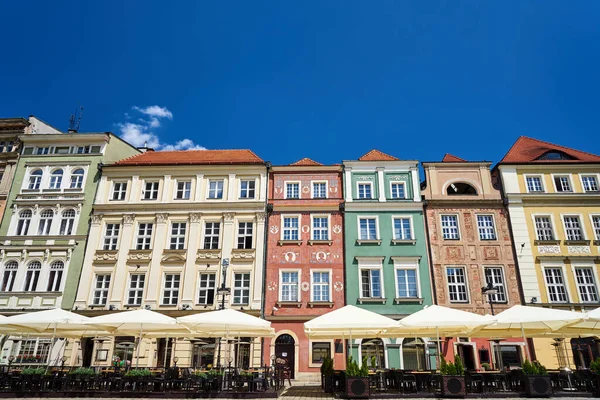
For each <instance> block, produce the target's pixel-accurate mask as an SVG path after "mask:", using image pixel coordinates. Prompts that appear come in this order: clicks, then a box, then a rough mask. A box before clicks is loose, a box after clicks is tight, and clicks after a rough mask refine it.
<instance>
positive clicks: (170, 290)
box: [160, 271, 182, 307]
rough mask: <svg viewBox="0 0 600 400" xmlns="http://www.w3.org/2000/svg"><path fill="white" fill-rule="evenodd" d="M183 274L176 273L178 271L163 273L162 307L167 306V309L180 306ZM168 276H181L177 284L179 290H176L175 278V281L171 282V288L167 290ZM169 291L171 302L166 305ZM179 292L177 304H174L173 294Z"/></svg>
mask: <svg viewBox="0 0 600 400" xmlns="http://www.w3.org/2000/svg"><path fill="white" fill-rule="evenodd" d="M181 275H182V274H181V272H176V271H172V272H171V271H164V272H163V276H162V285H161V290H160V305H161V306H165V307H175V306H177V305H178V304H179V298H180V297H181V289H182V288H181V282H182V279H181ZM167 276H173V277H175V276H179V282H178V283H177V288H175V285H174V284H175V279H174V278H173V280H172V281H171V287H169V288H167ZM166 290H168V291H169V293H170V294H169V302H168V303H166V302H165V299H166V297H165V291H166ZM175 290H177V297H176V298H175V300H176V301H175V304H173V303H172V301H173V292H174V291H175Z"/></svg>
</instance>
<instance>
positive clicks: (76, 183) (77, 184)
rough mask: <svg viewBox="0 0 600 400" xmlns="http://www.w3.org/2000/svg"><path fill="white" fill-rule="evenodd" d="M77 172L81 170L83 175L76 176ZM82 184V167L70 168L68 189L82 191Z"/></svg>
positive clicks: (83, 182) (83, 177)
mask: <svg viewBox="0 0 600 400" xmlns="http://www.w3.org/2000/svg"><path fill="white" fill-rule="evenodd" d="M78 170H82V171H83V174H76V173H75V171H78ZM80 180H81V181H80ZM84 184H85V168H83V167H74V168H71V173H70V179H69V188H70V189H83V186H84Z"/></svg>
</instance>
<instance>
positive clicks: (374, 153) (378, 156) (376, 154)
mask: <svg viewBox="0 0 600 400" xmlns="http://www.w3.org/2000/svg"><path fill="white" fill-rule="evenodd" d="M398 160H399V159H398V158H396V157H393V156H390V155H389V154H385V153H383V152H381V151H379V150H377V149H373V150H371V151H370V152H368V153H367V154H365V155H363V156H362V157H360V158H359V159H358V161H398Z"/></svg>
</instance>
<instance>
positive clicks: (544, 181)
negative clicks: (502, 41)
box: [0, 117, 600, 379]
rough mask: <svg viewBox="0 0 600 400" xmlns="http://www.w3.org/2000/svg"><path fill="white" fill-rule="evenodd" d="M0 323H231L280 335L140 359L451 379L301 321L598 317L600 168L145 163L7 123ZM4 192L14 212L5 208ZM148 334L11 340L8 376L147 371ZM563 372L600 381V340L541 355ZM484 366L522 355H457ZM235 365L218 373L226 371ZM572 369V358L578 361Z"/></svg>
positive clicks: (93, 136) (533, 144)
mask: <svg viewBox="0 0 600 400" xmlns="http://www.w3.org/2000/svg"><path fill="white" fill-rule="evenodd" d="M0 150H2V151H0V169H3V170H4V173H3V175H2V179H1V180H0V206H2V207H3V208H5V210H4V217H3V220H2V222H1V224H0V236H1V238H0V263H1V264H0V273H1V275H0V277H1V279H2V281H1V285H2V291H1V292H0V312H2V313H3V314H5V315H10V314H14V313H19V312H23V311H27V310H40V309H45V308H51V307H61V308H64V309H72V310H75V311H76V312H79V313H82V314H85V315H89V316H94V315H99V314H103V313H107V312H119V311H122V310H128V309H135V308H140V307H143V308H146V309H150V310H155V311H159V312H163V313H165V314H168V315H171V316H182V315H186V314H190V313H196V312H203V311H210V310H214V309H219V308H222V307H226V308H234V309H237V310H240V311H243V312H247V313H250V314H252V315H255V316H260V317H263V318H265V319H267V320H270V321H271V322H272V325H273V327H274V328H275V331H276V336H275V337H274V338H265V339H264V340H261V339H255V338H246V337H241V338H236V339H235V340H229V341H225V340H217V341H215V339H209V338H196V339H193V340H181V339H179V340H177V339H176V338H169V337H167V336H166V335H165V337H162V338H151V339H150V338H149V339H145V340H144V341H142V343H141V353H140V354H141V361H140V365H147V366H166V365H170V364H171V363H172V362H173V360H177V362H178V365H190V366H201V365H203V366H206V365H208V364H214V363H221V364H227V363H228V362H231V361H232V360H236V362H238V363H242V364H243V365H246V366H257V365H260V364H264V363H269V362H270V360H271V359H272V358H273V357H280V358H285V359H287V361H288V363H289V365H290V366H291V367H292V368H291V370H292V374H293V377H294V378H298V379H312V378H313V377H314V376H316V375H317V374H318V371H319V367H320V365H321V363H322V360H323V358H324V357H327V356H331V357H332V358H334V360H335V365H336V368H343V367H344V364H345V360H346V356H347V352H348V351H350V352H351V354H352V355H353V356H354V357H355V358H356V359H359V360H360V359H362V357H363V356H368V357H373V356H374V357H375V359H376V362H377V363H378V364H379V365H380V366H386V367H389V368H405V369H427V368H435V367H436V365H435V362H436V358H437V354H436V351H437V350H436V349H437V345H436V343H435V342H434V341H432V340H431V339H430V338H426V337H418V336H415V337H408V338H385V339H376V338H361V339H354V340H353V341H352V343H350V344H349V345H348V346H346V345H345V344H344V341H343V340H341V339H340V340H331V341H320V340H319V341H312V340H310V339H309V338H308V337H306V336H305V334H304V329H303V324H304V322H306V321H308V320H310V319H312V318H314V317H315V316H319V315H322V314H324V313H327V312H329V311H331V310H333V309H336V308H339V307H342V306H344V305H345V304H352V305H356V306H358V307H363V308H366V309H369V310H371V311H375V312H378V313H381V314H384V315H387V316H389V317H392V318H394V319H401V318H403V317H404V316H407V315H410V314H411V313H414V312H416V311H418V310H420V309H422V308H423V307H425V306H427V305H430V304H440V305H444V306H448V307H454V308H458V309H462V310H467V311H471V312H477V313H480V314H487V313H490V312H496V313H497V312H500V311H502V310H504V309H507V308H509V307H511V306H513V305H515V304H521V303H522V302H525V303H527V304H534V305H537V306H544V307H556V308H568V309H573V310H586V309H589V308H593V307H596V306H598V304H599V299H598V282H599V279H598V263H599V260H598V257H599V253H598V250H599V247H598V246H599V245H600V242H599V241H600V204H599V200H600V192H599V191H598V189H599V187H598V180H599V178H600V177H599V174H598V173H599V172H600V168H599V163H598V162H599V161H600V157H598V156H595V155H591V154H588V153H584V152H580V151H576V150H573V149H568V148H565V147H561V146H557V145H553V144H550V143H546V142H541V141H537V140H534V139H530V138H526V137H521V138H519V139H518V140H517V142H516V143H515V145H514V146H513V147H512V148H511V149H510V150H509V152H508V153H507V154H506V156H505V157H504V158H503V159H502V160H501V161H500V162H499V163H498V164H497V165H496V166H495V167H494V168H492V169H490V167H491V163H490V162H485V161H477V162H469V161H465V160H462V159H460V158H458V157H455V156H452V155H449V154H447V155H446V156H445V157H444V158H443V159H442V160H441V161H440V162H424V163H422V164H421V165H422V167H423V170H424V173H425V177H424V180H423V181H422V182H421V179H420V176H419V162H418V161H416V160H400V159H398V158H396V157H393V156H391V155H388V154H385V153H382V152H380V151H378V150H372V151H370V152H368V153H366V154H365V155H363V156H362V157H360V158H358V159H357V160H349V161H343V163H342V164H335V165H322V164H320V163H318V162H316V161H313V160H311V159H308V158H304V159H301V160H299V161H297V162H295V163H293V164H289V165H281V166H272V165H270V164H269V163H267V162H265V161H263V160H262V159H260V158H259V157H258V156H256V155H255V154H254V153H252V152H251V151H249V150H208V151H176V152H173V151H170V152H169V151H165V152H155V151H151V150H150V149H136V148H133V147H131V146H130V145H128V144H127V143H125V142H123V141H122V140H121V139H119V138H118V137H116V136H114V135H112V134H110V133H89V134H82V133H72V132H70V133H62V132H60V131H58V130H56V129H54V128H52V127H50V126H48V125H46V124H44V123H43V122H41V121H39V120H37V119H36V118H34V117H31V118H30V119H29V120H24V119H5V120H0ZM3 193H4V196H3ZM134 342H135V338H133V337H128V336H123V337H115V338H112V337H94V338H82V339H80V340H73V339H69V340H63V341H59V342H57V343H56V344H55V345H54V346H52V344H51V343H50V340H49V339H47V338H34V337H28V336H10V337H8V338H7V339H6V340H5V341H4V343H3V346H2V349H1V353H0V362H7V360H8V357H9V356H10V355H13V356H15V357H16V359H17V360H20V361H21V362H23V363H28V362H38V360H43V361H44V360H45V361H50V362H56V360H58V359H60V358H61V357H63V356H64V357H66V360H67V363H69V364H73V365H94V366H102V365H108V364H109V363H110V362H111V359H112V356H113V355H116V356H118V357H120V358H121V359H125V358H128V359H131V357H132V351H133V344H134ZM530 347H533V348H534V349H535V352H536V357H537V358H538V359H540V360H541V361H542V362H544V363H546V364H547V365H557V364H561V363H564V362H565V360H571V361H570V362H572V363H575V364H576V365H584V366H585V365H589V362H590V360H591V359H593V358H595V357H596V356H597V355H598V345H597V343H596V342H594V340H593V339H573V341H572V343H571V346H567V343H565V342H564V341H560V340H553V339H547V340H538V339H536V340H535V346H530ZM441 348H442V351H443V355H444V356H446V357H452V355H453V354H454V353H458V354H460V355H461V357H462V358H463V360H464V361H465V364H466V365H467V367H469V368H478V367H479V366H480V365H481V364H482V363H486V362H491V363H493V364H494V365H497V364H498V363H500V362H501V363H503V364H504V365H517V364H520V362H521V361H522V360H523V359H524V350H525V343H523V340H522V339H519V338H517V339H512V338H502V339H500V338H498V339H497V340H495V341H487V340H482V339H475V338H473V339H471V338H454V339H445V341H444V342H443V343H442V346H441ZM219 357H220V358H219ZM568 362H569V361H568Z"/></svg>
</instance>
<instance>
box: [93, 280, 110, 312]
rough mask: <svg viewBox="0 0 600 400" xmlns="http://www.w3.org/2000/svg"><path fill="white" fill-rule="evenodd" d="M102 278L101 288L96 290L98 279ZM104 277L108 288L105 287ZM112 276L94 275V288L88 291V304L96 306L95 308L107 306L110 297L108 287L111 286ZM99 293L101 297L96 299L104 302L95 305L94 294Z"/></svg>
mask: <svg viewBox="0 0 600 400" xmlns="http://www.w3.org/2000/svg"><path fill="white" fill-rule="evenodd" d="M100 276H102V277H103V279H102V287H101V288H98V287H97V286H98V277H100ZM106 277H108V286H106V281H107V279H106ZM111 278H112V276H111V274H110V273H104V272H102V273H99V272H97V273H96V274H94V284H93V285H94V286H93V289H92V290H90V292H91V293H90V297H91V299H90V304H91V305H92V306H96V307H102V306H106V304H108V296H109V295H110V286H111V285H112V281H113V280H112V279H111ZM97 292H98V293H100V294H101V296H100V297H98V299H100V300H104V301H100V302H98V303H96V293H97Z"/></svg>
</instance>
